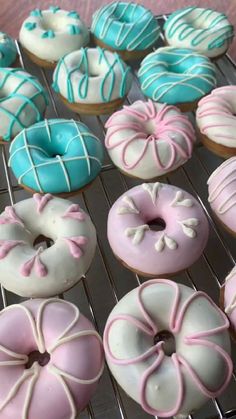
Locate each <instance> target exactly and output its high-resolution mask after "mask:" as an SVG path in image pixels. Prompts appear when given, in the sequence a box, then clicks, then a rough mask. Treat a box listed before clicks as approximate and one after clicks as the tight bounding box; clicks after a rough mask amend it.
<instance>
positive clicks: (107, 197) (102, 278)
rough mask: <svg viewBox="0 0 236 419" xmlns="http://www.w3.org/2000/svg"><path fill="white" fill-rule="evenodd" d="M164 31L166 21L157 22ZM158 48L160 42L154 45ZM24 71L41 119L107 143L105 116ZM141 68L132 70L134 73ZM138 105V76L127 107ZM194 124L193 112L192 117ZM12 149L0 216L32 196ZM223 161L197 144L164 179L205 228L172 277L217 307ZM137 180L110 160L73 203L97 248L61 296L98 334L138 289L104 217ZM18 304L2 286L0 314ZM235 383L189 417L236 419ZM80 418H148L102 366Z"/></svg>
mask: <svg viewBox="0 0 236 419" xmlns="http://www.w3.org/2000/svg"><path fill="white" fill-rule="evenodd" d="M157 19H158V21H159V23H160V25H161V27H162V25H163V23H164V21H165V20H166V16H161V17H157ZM161 45H163V37H161V40H160V43H159V46H161ZM17 47H18V49H19V55H20V61H21V65H22V66H23V67H25V69H26V70H27V71H28V72H30V73H31V74H34V75H35V76H36V77H38V79H39V80H40V81H41V83H42V84H43V85H45V87H46V89H47V90H48V94H49V99H50V103H49V106H48V109H47V113H46V117H47V118H54V117H63V118H74V119H78V120H81V121H82V122H84V123H85V124H87V125H88V126H89V127H90V128H91V129H92V131H93V132H94V133H95V134H96V135H97V136H98V137H99V138H100V139H101V140H103V139H104V123H105V121H106V119H107V117H104V116H101V117H100V116H98V117H95V116H83V115H81V116H79V115H77V114H74V113H73V112H71V111H69V110H68V109H67V108H66V107H65V106H64V105H63V104H62V103H61V102H60V100H58V98H57V96H56V94H54V92H53V91H52V89H51V81H52V72H51V71H50V70H42V69H40V68H38V67H36V66H35V65H34V64H33V63H32V62H30V61H29V60H28V59H27V57H26V56H24V54H23V53H22V52H21V50H20V48H19V46H18V45H17ZM138 65H139V63H137V62H135V63H134V65H133V69H134V74H135V72H136V70H137V68H138ZM216 67H217V81H218V85H219V86H221V85H226V84H236V64H235V63H234V62H233V61H232V60H231V59H230V57H229V56H226V57H224V58H221V59H219V60H218V61H217V63H216ZM137 99H143V96H142V94H141V92H140V90H139V88H138V82H137V78H136V77H135V79H134V83H133V86H132V89H131V91H130V93H129V95H128V98H127V103H128V104H129V103H131V102H133V101H134V100H137ZM190 118H191V120H192V121H193V123H194V114H190ZM8 149H9V146H8V145H6V146H1V150H0V151H1V157H0V168H1V174H2V176H1V177H0V211H1V212H2V211H3V210H4V208H5V206H6V205H9V204H14V203H15V202H17V201H20V200H22V199H26V198H28V197H29V194H28V193H27V192H25V191H24V190H22V189H21V188H20V187H19V186H18V185H17V183H16V180H15V179H14V177H13V176H12V174H11V172H10V171H9V169H8V167H7V160H8ZM221 162H222V159H220V158H218V157H216V156H214V155H213V154H211V153H210V152H209V151H208V150H207V149H205V148H204V147H203V146H202V145H201V144H200V143H198V144H197V146H196V148H195V152H194V154H193V157H192V158H191V159H190V161H189V162H187V163H186V164H185V165H184V166H183V167H181V168H179V169H178V170H177V171H176V172H175V173H173V174H170V175H169V176H167V177H166V178H165V179H164V181H165V182H167V183H171V184H174V185H177V186H179V187H180V188H183V189H185V190H187V191H188V192H190V193H192V194H193V195H194V196H195V197H196V198H197V199H198V200H199V202H200V203H201V205H202V206H203V209H204V211H205V214H206V216H207V218H208V220H209V224H210V236H209V241H208V245H207V247H206V249H205V251H204V253H203V255H202V257H201V258H200V260H199V261H198V262H196V263H195V264H194V265H193V266H191V267H190V268H189V269H188V270H186V271H185V272H184V273H182V274H181V275H177V276H176V277H175V279H176V281H177V282H180V283H183V284H185V285H188V286H191V287H193V288H195V289H200V290H203V291H205V292H206V293H207V294H209V295H210V297H211V298H212V299H213V300H214V301H215V302H216V303H218V302H219V288H220V285H221V284H222V283H223V281H224V278H225V276H226V275H227V273H228V272H229V270H230V269H232V267H233V266H234V264H235V261H236V246H235V239H233V238H232V237H231V236H230V235H229V234H228V233H226V232H225V231H224V230H222V228H221V227H220V226H219V225H218V224H216V223H215V221H214V220H213V219H212V218H211V211H210V208H209V204H208V202H207V184H206V182H207V179H208V177H209V175H210V174H211V173H212V171H213V170H214V169H215V168H216V167H217V166H219V164H221ZM138 183H140V182H138V181H137V180H134V179H131V178H128V177H125V176H124V175H122V174H121V173H120V172H119V171H118V170H117V169H116V168H115V167H114V166H113V164H111V162H110V160H109V158H108V156H107V155H106V156H105V162H104V166H103V169H102V172H101V174H100V176H99V177H98V178H97V179H96V180H95V181H94V182H93V184H92V186H91V187H90V188H89V189H88V190H87V191H86V192H84V193H83V194H81V195H79V196H77V197H74V198H73V199H72V200H73V201H74V202H76V203H79V204H80V205H81V206H82V207H83V208H84V209H85V210H86V211H87V212H89V213H90V216H91V218H92V221H93V222H94V224H95V226H96V229H97V235H98V246H97V251H96V255H95V258H94V260H93V263H92V266H91V268H90V270H89V272H88V274H87V276H86V278H83V279H82V280H81V281H80V282H79V283H78V284H77V285H76V286H75V287H74V288H73V289H71V290H70V291H68V292H66V293H64V294H63V295H60V297H61V298H64V299H67V300H68V301H71V302H73V303H74V304H76V305H78V307H79V308H80V310H81V311H82V312H83V313H84V314H85V315H86V316H87V317H89V318H90V319H91V320H92V321H93V322H94V324H95V326H96V328H97V330H98V332H99V333H100V334H101V335H102V333H103V329H104V326H105V323H106V319H107V317H108V315H109V313H110V311H111V310H112V308H113V306H114V305H115V304H116V302H117V301H118V300H119V299H120V298H121V297H122V296H123V295H124V294H126V293H127V292H128V291H130V290H131V289H132V288H134V287H136V286H137V285H138V284H140V283H142V282H143V280H144V278H142V277H139V276H138V275H135V274H134V273H132V272H130V271H128V270H127V269H125V268H124V267H123V266H122V265H121V264H120V263H119V262H118V261H117V260H116V259H115V257H114V256H113V253H112V251H111V249H110V247H109V244H108V241H107V236H106V221H107V216H108V211H109V208H110V207H111V205H112V204H113V202H115V200H116V199H117V198H118V197H119V196H120V195H121V194H122V193H123V192H124V191H125V190H127V189H129V188H131V187H133V186H135V185H137V184H138ZM22 300H23V299H22V298H21V297H19V296H17V295H14V294H12V293H10V292H8V291H6V290H4V289H3V288H1V297H0V306H1V307H0V308H3V307H5V306H6V305H8V304H13V303H19V302H21V301H22ZM235 353H236V351H235V344H234V343H233V342H232V355H233V358H234V365H235V366H236V357H235ZM235 395H236V377H235V375H234V376H233V378H232V380H231V384H230V386H229V387H228V389H227V390H226V391H225V393H224V394H223V395H222V396H221V397H219V398H218V399H217V400H210V401H209V402H208V403H207V404H206V405H205V406H204V407H203V408H202V409H201V410H199V411H198V412H196V414H194V415H193V416H189V419H191V418H192V419H226V418H236V397H235ZM79 418H80V419H88V418H89V419H149V418H151V416H150V415H148V414H146V413H145V412H143V411H142V409H141V408H140V407H139V405H138V404H136V403H135V402H134V401H132V400H131V399H130V398H128V397H127V396H126V395H125V394H124V392H123V391H122V390H121V389H120V388H119V387H118V386H117V384H116V382H115V381H114V379H113V378H112V376H111V374H110V373H109V371H108V369H107V367H106V368H105V372H104V375H103V377H102V379H101V381H100V383H99V386H98V390H97V392H96V394H95V396H94V397H93V398H92V400H91V403H90V404H89V406H88V407H87V409H86V410H85V411H84V412H82V413H81V414H80V415H79Z"/></svg>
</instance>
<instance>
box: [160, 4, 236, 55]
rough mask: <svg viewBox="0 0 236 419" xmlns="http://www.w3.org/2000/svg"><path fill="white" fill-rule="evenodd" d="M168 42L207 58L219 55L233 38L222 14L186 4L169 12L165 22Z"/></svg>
mask: <svg viewBox="0 0 236 419" xmlns="http://www.w3.org/2000/svg"><path fill="white" fill-rule="evenodd" d="M164 31H165V38H166V40H167V42H168V43H169V44H170V45H172V46H174V47H178V48H191V49H192V50H194V51H196V52H200V53H201V54H204V55H206V56H208V57H216V56H219V55H222V54H223V53H224V52H226V50H227V49H228V47H229V45H230V43H231V42H232V40H233V37H234V27H233V26H232V25H231V24H230V23H229V21H228V19H227V17H226V16H225V15H224V14H223V13H219V12H216V11H215V10H211V9H203V8H201V7H186V8H184V9H180V10H177V11H175V12H174V13H172V14H171V15H170V16H169V18H168V19H167V21H166V22H165V25H164Z"/></svg>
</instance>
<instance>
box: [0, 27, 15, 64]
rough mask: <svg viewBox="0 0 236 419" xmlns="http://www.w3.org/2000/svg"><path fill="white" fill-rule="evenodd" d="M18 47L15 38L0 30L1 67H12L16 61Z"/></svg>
mask: <svg viewBox="0 0 236 419" xmlns="http://www.w3.org/2000/svg"><path fill="white" fill-rule="evenodd" d="M16 57H17V49H16V45H15V42H14V41H13V39H12V38H11V37H10V36H8V35H7V34H6V33H4V32H0V67H10V66H11V65H12V64H13V63H14V61H16Z"/></svg>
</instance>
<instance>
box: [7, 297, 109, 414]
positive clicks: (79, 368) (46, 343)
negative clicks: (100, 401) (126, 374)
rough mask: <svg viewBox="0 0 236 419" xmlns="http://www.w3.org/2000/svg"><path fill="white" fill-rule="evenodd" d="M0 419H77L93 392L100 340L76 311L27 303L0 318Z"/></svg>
mask: <svg viewBox="0 0 236 419" xmlns="http://www.w3.org/2000/svg"><path fill="white" fill-rule="evenodd" d="M0 367H1V381H0V418H1V419H16V418H17V419H42V418H45V419H65V418H68V419H69V418H71V419H72V418H76V417H77V414H78V412H80V411H81V410H83V409H84V408H85V406H86V405H87V403H88V402H89V399H90V397H91V396H92V394H93V393H94V391H95V390H96V387H97V382H98V380H99V378H100V376H101V375H102V372H103V367H104V360H103V348H102V342H101V338H100V336H99V335H98V333H97V332H96V331H95V330H94V327H93V325H92V324H91V323H90V321H88V320H87V319H86V318H85V317H84V316H83V315H82V314H80V312H79V310H78V308H77V307H76V306H75V305H73V304H71V303H69V302H66V301H63V300H59V299H49V300H41V299H35V300H28V301H25V302H24V303H22V304H17V305H11V306H9V307H7V308H5V309H4V310H3V311H2V312H1V313H0Z"/></svg>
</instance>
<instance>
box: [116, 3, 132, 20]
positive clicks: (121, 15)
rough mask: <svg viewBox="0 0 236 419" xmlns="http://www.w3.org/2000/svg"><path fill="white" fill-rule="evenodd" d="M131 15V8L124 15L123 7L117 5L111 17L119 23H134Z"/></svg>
mask: <svg viewBox="0 0 236 419" xmlns="http://www.w3.org/2000/svg"><path fill="white" fill-rule="evenodd" d="M133 14H134V13H133V8H132V10H131V8H129V7H128V8H127V9H126V11H125V13H124V6H123V5H122V4H118V7H116V9H115V10H114V12H113V14H112V16H113V18H114V19H115V20H118V21H119V22H120V23H134V21H135V19H134V16H133Z"/></svg>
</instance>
